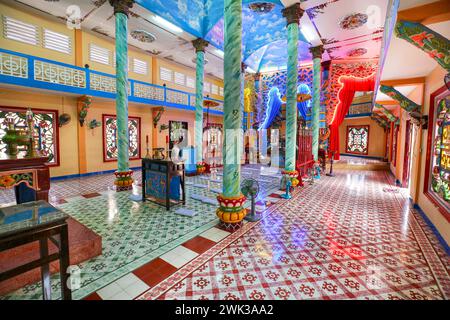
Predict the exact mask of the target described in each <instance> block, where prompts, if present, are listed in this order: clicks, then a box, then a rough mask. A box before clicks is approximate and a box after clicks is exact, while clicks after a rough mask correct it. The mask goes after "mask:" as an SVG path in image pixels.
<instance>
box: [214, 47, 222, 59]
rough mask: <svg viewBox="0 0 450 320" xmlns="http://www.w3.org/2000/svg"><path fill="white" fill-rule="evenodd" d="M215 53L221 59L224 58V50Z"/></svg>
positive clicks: (217, 50)
mask: <svg viewBox="0 0 450 320" xmlns="http://www.w3.org/2000/svg"><path fill="white" fill-rule="evenodd" d="M214 52H215V53H216V54H217V55H218V56H219V57H221V58H223V51H222V50H220V49H216V50H214Z"/></svg>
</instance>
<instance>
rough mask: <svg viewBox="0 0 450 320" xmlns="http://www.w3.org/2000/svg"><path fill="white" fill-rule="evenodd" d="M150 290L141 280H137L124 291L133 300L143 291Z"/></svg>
mask: <svg viewBox="0 0 450 320" xmlns="http://www.w3.org/2000/svg"><path fill="white" fill-rule="evenodd" d="M148 289H150V287H149V286H148V285H147V284H146V283H145V282H144V281H142V280H140V279H138V281H137V282H135V283H134V284H132V285H131V286H129V287H128V288H126V289H125V290H124V291H125V292H126V293H127V294H128V295H129V296H130V297H132V298H133V299H134V298H136V297H137V296H138V295H140V294H141V293H143V292H144V291H146V290H148Z"/></svg>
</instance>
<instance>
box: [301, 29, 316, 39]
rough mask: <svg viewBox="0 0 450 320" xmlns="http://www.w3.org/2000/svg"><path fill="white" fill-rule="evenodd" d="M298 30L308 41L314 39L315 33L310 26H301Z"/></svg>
mask: <svg viewBox="0 0 450 320" xmlns="http://www.w3.org/2000/svg"><path fill="white" fill-rule="evenodd" d="M300 31H301V32H302V34H303V36H304V37H305V38H306V40H307V41H308V42H313V41H314V40H315V39H316V35H315V34H314V32H312V31H311V29H310V28H308V27H305V26H303V27H302V28H301V29H300Z"/></svg>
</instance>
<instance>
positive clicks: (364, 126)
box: [345, 124, 370, 155]
mask: <svg viewBox="0 0 450 320" xmlns="http://www.w3.org/2000/svg"><path fill="white" fill-rule="evenodd" d="M352 128H356V129H360V128H367V150H366V152H352V151H350V150H348V132H349V131H350V129H352ZM369 133H370V125H368V124H363V125H357V126H347V133H346V135H345V153H350V154H364V155H367V154H368V153H369Z"/></svg>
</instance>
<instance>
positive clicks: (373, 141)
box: [339, 117, 386, 158]
mask: <svg viewBox="0 0 450 320" xmlns="http://www.w3.org/2000/svg"><path fill="white" fill-rule="evenodd" d="M358 125H369V150H368V154H367V156H368V157H378V158H384V156H385V152H386V133H385V132H384V129H383V128H381V127H380V126H379V125H378V124H377V123H376V122H375V121H373V120H372V119H370V117H361V118H346V119H344V121H343V122H342V124H341V125H340V126H339V152H340V153H346V152H345V149H346V137H347V126H358Z"/></svg>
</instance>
